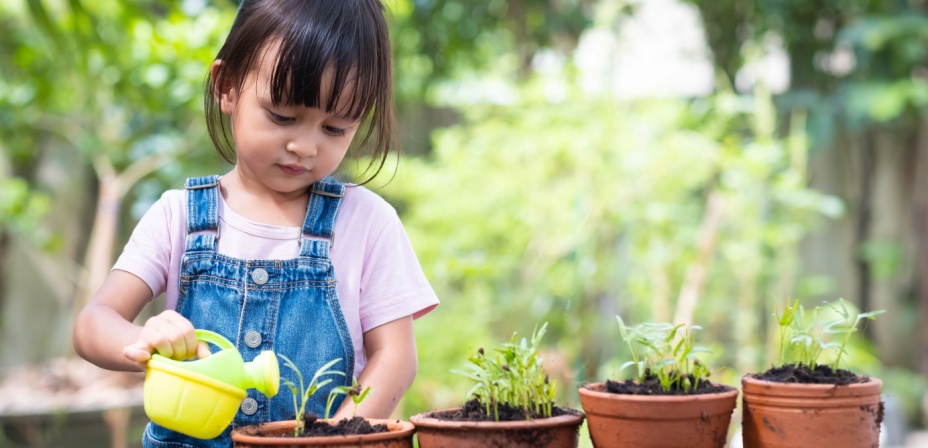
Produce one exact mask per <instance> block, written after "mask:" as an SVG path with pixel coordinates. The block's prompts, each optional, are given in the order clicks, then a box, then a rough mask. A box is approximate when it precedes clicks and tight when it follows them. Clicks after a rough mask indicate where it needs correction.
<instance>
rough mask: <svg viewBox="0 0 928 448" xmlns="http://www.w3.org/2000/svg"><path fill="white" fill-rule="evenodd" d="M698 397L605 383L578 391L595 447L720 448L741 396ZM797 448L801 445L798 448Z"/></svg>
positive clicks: (733, 392) (731, 393)
mask: <svg viewBox="0 0 928 448" xmlns="http://www.w3.org/2000/svg"><path fill="white" fill-rule="evenodd" d="M729 389H731V390H728V391H725V392H720V393H714V394H696V395H627V394H614V393H610V392H606V390H605V383H593V384H588V385H586V386H583V387H581V388H580V389H579V392H580V403H581V404H582V405H583V412H585V413H586V418H587V427H588V428H589V430H590V438H591V439H593V446H595V447H597V448H611V447H631V446H633V447H670V446H680V447H683V446H685V447H691V448H703V447H704V448H721V447H723V446H725V442H726V440H727V438H728V425H729V423H730V422H731V414H732V411H734V410H735V406H736V404H737V400H738V390H737V389H735V388H733V387H731V388H729ZM797 446H798V445H797Z"/></svg>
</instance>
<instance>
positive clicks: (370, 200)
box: [113, 186, 438, 373]
mask: <svg viewBox="0 0 928 448" xmlns="http://www.w3.org/2000/svg"><path fill="white" fill-rule="evenodd" d="M219 197H220V198H221V197H222V195H219ZM219 230H220V234H221V237H220V238H219V247H218V252H219V253H220V254H223V255H226V256H229V257H233V258H238V259H244V260H289V259H292V258H296V257H297V256H298V255H299V250H300V245H299V237H300V231H301V229H300V228H299V227H280V226H273V225H268V224H262V223H259V222H255V221H251V220H248V219H246V218H244V217H242V216H241V215H239V214H237V213H235V212H234V211H233V210H232V209H231V208H229V207H228V206H227V205H226V203H225V201H224V200H221V201H220V205H219ZM186 233H187V208H186V194H185V191H184V190H169V191H167V192H165V193H164V194H163V195H162V196H161V199H159V200H158V201H157V202H155V203H154V205H152V207H151V208H150V209H149V210H148V211H147V212H146V213H145V216H143V217H142V219H141V220H140V221H139V223H138V225H137V226H136V228H135V230H133V232H132V236H131V238H130V239H129V242H128V243H127V244H126V247H125V248H124V249H123V252H122V254H121V255H120V256H119V259H118V260H117V261H116V264H115V266H113V269H119V270H122V271H126V272H129V273H131V274H134V275H135V276H137V277H139V278H140V279H142V281H144V282H145V283H147V284H148V286H149V287H150V288H151V291H152V297H158V296H159V295H161V294H162V293H164V294H165V295H166V299H167V306H166V308H167V309H174V308H175V306H176V304H177V292H178V285H179V280H178V278H179V276H180V262H181V258H182V257H183V254H184V242H185V238H186ZM329 257H330V258H331V260H332V264H333V266H334V269H335V275H336V278H337V281H338V284H337V290H338V299H339V302H340V304H341V308H342V313H343V314H344V315H345V321H346V322H347V324H348V329H349V331H350V332H351V340H352V343H353V345H354V354H355V358H354V359H355V368H354V371H355V372H357V373H360V372H361V370H362V369H363V368H364V365H365V364H366V363H367V357H366V356H365V353H364V344H363V335H364V333H365V332H367V331H369V330H371V329H373V328H376V327H378V326H380V325H383V324H385V323H388V322H391V321H393V320H396V319H399V318H401V317H405V316H409V315H412V316H413V318H419V317H421V316H423V315H425V314H426V313H428V312H430V311H431V310H432V309H434V308H435V307H436V306H437V305H438V298H437V297H436V295H435V291H434V290H433V289H432V287H431V285H429V283H428V280H427V279H426V278H425V275H424V274H423V272H422V268H421V266H419V261H418V259H417V258H416V254H415V252H414V251H413V248H412V245H411V244H410V242H409V237H408V236H407V234H406V231H405V230H404V229H403V225H402V223H401V222H400V219H399V217H398V216H397V214H396V210H394V209H393V207H392V206H391V205H390V204H389V203H387V202H386V201H384V200H383V198H381V197H380V196H378V195H377V194H376V193H374V192H372V191H370V190H368V189H367V188H364V187H362V186H348V188H346V189H345V195H344V196H343V197H342V202H341V206H340V208H339V212H338V218H337V219H336V221H335V238H334V244H333V245H332V246H331V248H330V250H329Z"/></svg>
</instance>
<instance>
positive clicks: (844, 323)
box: [822, 299, 886, 370]
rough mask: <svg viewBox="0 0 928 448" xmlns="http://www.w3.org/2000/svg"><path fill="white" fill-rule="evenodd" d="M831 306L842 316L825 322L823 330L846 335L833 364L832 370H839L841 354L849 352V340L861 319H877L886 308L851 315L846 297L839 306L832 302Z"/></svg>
mask: <svg viewBox="0 0 928 448" xmlns="http://www.w3.org/2000/svg"><path fill="white" fill-rule="evenodd" d="M829 306H830V307H831V309H833V310H835V312H837V313H838V314H839V315H840V316H841V318H840V319H835V320H833V321H827V322H825V323H824V326H823V329H822V331H823V332H825V333H826V334H840V335H844V337H843V338H841V342H840V343H839V344H837V350H838V355H837V357H836V358H835V363H834V365H833V366H832V370H838V364H839V363H840V362H841V355H843V354H845V353H847V350H845V347H847V342H848V341H849V340H850V339H851V334H852V333H854V332H856V331H857V326H858V325H860V321H861V320H862V319H870V320H876V316H879V315H880V314H883V313H885V312H886V310H876V311H870V312H867V313H857V314H856V315H854V316H851V313H850V312H849V311H848V309H847V306H845V305H844V299H838V305H837V306H836V305H835V304H831V305H829Z"/></svg>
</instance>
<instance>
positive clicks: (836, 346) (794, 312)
mask: <svg viewBox="0 0 928 448" xmlns="http://www.w3.org/2000/svg"><path fill="white" fill-rule="evenodd" d="M827 306H828V308H830V309H831V310H833V311H834V312H835V313H837V314H838V316H839V317H837V318H834V319H830V320H829V319H820V318H819V314H820V313H821V311H823V310H824V308H823V307H821V306H818V307H815V308H813V309H812V313H811V316H807V315H806V312H805V309H804V308H803V307H802V305H799V302H798V301H794V302H793V304H792V306H790V305H789V303H787V306H786V308H785V309H784V311H783V315H782V316H781V315H780V314H779V312H778V311H777V312H775V313H774V316H775V317H776V319H777V324H778V325H779V327H780V359H779V362H780V364H781V365H786V364H789V363H795V364H798V365H805V366H806V367H809V368H810V369H814V368H815V366H816V365H818V359H819V358H820V357H821V355H822V353H824V352H826V351H830V350H833V351H835V352H836V353H837V355H836V356H835V361H834V363H833V364H832V365H831V366H830V367H831V368H832V370H835V371H836V370H838V367H839V365H840V363H841V357H842V356H843V355H844V354H846V353H847V349H846V347H847V343H848V341H850V338H851V335H852V334H853V333H855V332H856V331H857V327H858V326H859V325H860V322H861V320H863V319H871V320H875V319H876V316H879V315H880V314H883V313H885V312H886V311H885V310H876V311H870V312H867V313H857V314H853V315H852V314H851V312H850V311H849V310H848V308H847V306H846V305H845V303H844V299H838V302H837V303H836V304H835V303H832V304H828V305H827ZM827 335H841V340H840V342H829V341H828V340H827V339H826V338H827ZM790 354H791V355H792V356H790V357H789V358H790V359H787V355H790Z"/></svg>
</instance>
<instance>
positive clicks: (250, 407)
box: [242, 397, 258, 415]
mask: <svg viewBox="0 0 928 448" xmlns="http://www.w3.org/2000/svg"><path fill="white" fill-rule="evenodd" d="M242 412H243V413H245V415H253V414H254V413H255V412H258V400H255V399H254V398H251V397H248V398H246V399H245V400H244V401H242Z"/></svg>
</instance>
